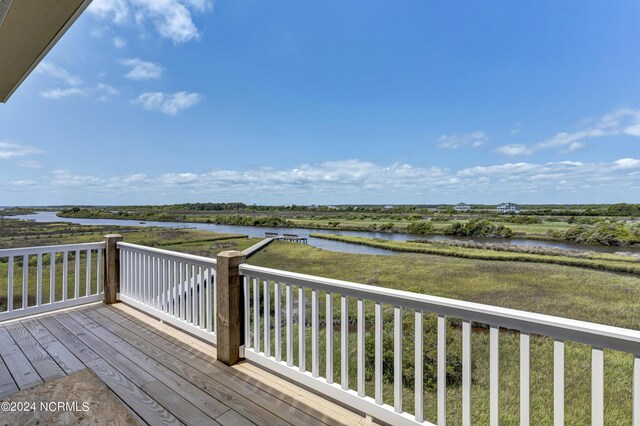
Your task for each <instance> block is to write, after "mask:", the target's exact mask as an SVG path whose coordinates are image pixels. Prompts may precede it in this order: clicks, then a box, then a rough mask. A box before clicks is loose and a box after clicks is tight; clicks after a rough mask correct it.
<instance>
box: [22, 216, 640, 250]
mask: <svg viewBox="0 0 640 426" xmlns="http://www.w3.org/2000/svg"><path fill="white" fill-rule="evenodd" d="M9 218H13V219H20V220H33V221H36V222H68V223H76V224H80V225H114V226H156V227H163V228H166V227H185V226H188V227H190V228H196V229H202V230H206V231H214V232H222V233H231V234H244V235H248V236H250V237H258V238H264V234H265V232H277V233H279V234H283V233H285V234H296V235H299V236H308V235H309V233H316V234H337V235H350V236H357V237H367V238H381V239H386V240H395V241H406V240H417V239H423V240H459V241H475V242H478V243H492V244H512V245H516V246H537V247H547V248H556V249H564V250H588V251H595V252H600V253H620V252H626V253H640V247H637V246H636V247H614V246H595V245H585V244H573V243H568V242H562V241H542V240H528V239H523V238H508V239H505V238H482V237H459V236H455V237H454V236H449V235H428V236H425V235H411V234H400V233H389V232H367V231H340V230H326V229H313V230H309V229H304V228H267V227H259V226H235V225H217V224H209V223H192V222H154V221H146V222H141V221H139V220H120V219H83V218H68V217H58V216H56V212H37V213H34V214H28V215H20V216H10V217H9ZM309 245H311V246H313V247H318V248H321V249H324V250H331V251H337V252H343V253H358V254H382V255H391V254H395V253H396V252H393V251H391V250H385V249H379V248H375V247H367V246H362V245H357V244H348V243H342V242H338V241H329V240H324V239H321V238H313V237H309Z"/></svg>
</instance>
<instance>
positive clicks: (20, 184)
mask: <svg viewBox="0 0 640 426" xmlns="http://www.w3.org/2000/svg"><path fill="white" fill-rule="evenodd" d="M9 183H10V184H11V185H13V186H17V187H25V186H34V185H35V184H36V181H34V180H31V179H25V180H13V181H11V182H9Z"/></svg>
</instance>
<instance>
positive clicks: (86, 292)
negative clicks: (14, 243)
mask: <svg viewBox="0 0 640 426" xmlns="http://www.w3.org/2000/svg"><path fill="white" fill-rule="evenodd" d="M104 249H105V243H104V242H96V243H82V244H66V245H54V246H42V247H23V248H15V249H2V250H0V259H6V263H7V275H6V278H4V277H2V278H0V279H2V281H4V285H6V288H7V301H6V309H5V310H3V311H0V321H8V320H12V319H16V318H21V317H24V316H27V315H35V314H41V313H44V312H50V311H54V310H57V309H63V308H68V307H71V306H77V305H81V304H85V303H91V302H97V301H100V300H102V299H103V298H104V296H103V293H104V292H103V282H102V281H103V272H102V265H103V263H102V262H103V252H104ZM94 252H95V257H93V253H94ZM45 255H49V260H48V261H46V258H45ZM58 255H61V256H62V259H61V262H60V263H61V264H62V265H59V266H62V267H61V268H60V269H58V270H57V271H58V273H56V267H57V265H56V263H57V261H58V260H57V258H58V257H59V256H58ZM32 257H35V258H36V262H35V265H30V259H31V258H32ZM70 257H73V258H74V262H73V264H71V265H70V264H69V258H70ZM83 257H84V260H82V258H83ZM94 263H95V265H94ZM16 267H17V268H22V274H21V275H22V277H21V278H22V280H21V281H22V282H21V284H19V283H17V282H16V280H19V279H20V277H19V274H16V270H15V269H16ZM83 269H84V271H83ZM30 272H31V273H30ZM34 272H35V273H34ZM72 274H73V275H72ZM59 275H61V276H59ZM71 276H73V283H70V282H69V279H70V277H71ZM69 285H72V287H69ZM47 290H48V293H49V296H48V297H47V298H45V297H44V295H46V292H47ZM56 293H58V297H56ZM70 293H71V294H70ZM16 295H20V297H19V298H15V297H14V296H16ZM30 296H31V299H30ZM20 299H21V300H20ZM16 306H18V307H16Z"/></svg>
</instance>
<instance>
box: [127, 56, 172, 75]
mask: <svg viewBox="0 0 640 426" xmlns="http://www.w3.org/2000/svg"><path fill="white" fill-rule="evenodd" d="M120 63H121V64H122V65H124V66H126V67H129V72H128V73H127V74H126V75H125V77H126V78H128V79H131V80H154V79H159V78H160V77H161V76H162V66H160V65H159V64H156V63H153V62H148V61H143V60H142V59H140V58H129V59H122V60H121V61H120Z"/></svg>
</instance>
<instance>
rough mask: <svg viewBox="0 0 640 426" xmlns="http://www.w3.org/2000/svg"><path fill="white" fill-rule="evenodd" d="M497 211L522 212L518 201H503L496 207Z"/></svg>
mask: <svg viewBox="0 0 640 426" xmlns="http://www.w3.org/2000/svg"><path fill="white" fill-rule="evenodd" d="M496 212H497V213H520V206H518V205H517V204H516V203H502V204H498V207H496Z"/></svg>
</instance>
